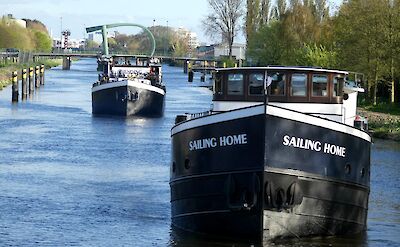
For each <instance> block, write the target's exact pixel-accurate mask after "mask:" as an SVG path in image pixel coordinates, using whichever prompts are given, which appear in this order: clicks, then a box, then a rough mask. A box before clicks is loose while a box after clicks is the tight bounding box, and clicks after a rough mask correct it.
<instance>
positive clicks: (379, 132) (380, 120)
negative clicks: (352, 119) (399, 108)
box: [357, 107, 400, 141]
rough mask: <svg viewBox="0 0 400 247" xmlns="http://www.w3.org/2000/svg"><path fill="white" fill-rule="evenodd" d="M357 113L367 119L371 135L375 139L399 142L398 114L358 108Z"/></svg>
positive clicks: (399, 125) (399, 116)
mask: <svg viewBox="0 0 400 247" xmlns="http://www.w3.org/2000/svg"><path fill="white" fill-rule="evenodd" d="M357 111H358V113H359V114H360V115H362V116H364V117H367V118H368V125H369V129H370V131H371V134H372V136H373V137H375V138H380V139H388V140H394V141H400V114H398V113H397V112H390V113H389V112H379V111H372V110H370V109H369V107H359V108H358V109H357Z"/></svg>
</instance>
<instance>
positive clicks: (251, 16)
mask: <svg viewBox="0 0 400 247" xmlns="http://www.w3.org/2000/svg"><path fill="white" fill-rule="evenodd" d="M246 6H247V13H246V26H245V31H246V44H247V45H248V44H249V40H250V39H251V37H252V36H253V35H254V34H255V32H256V31H257V28H258V23H259V15H258V12H259V6H260V0H247V5H246Z"/></svg>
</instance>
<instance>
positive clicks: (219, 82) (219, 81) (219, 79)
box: [214, 73, 223, 95]
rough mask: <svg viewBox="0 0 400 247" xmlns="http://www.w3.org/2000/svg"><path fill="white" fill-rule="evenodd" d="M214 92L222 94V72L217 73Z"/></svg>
mask: <svg viewBox="0 0 400 247" xmlns="http://www.w3.org/2000/svg"><path fill="white" fill-rule="evenodd" d="M214 94H217V95H222V94H223V91H222V74H220V73H217V74H216V75H215V81H214Z"/></svg>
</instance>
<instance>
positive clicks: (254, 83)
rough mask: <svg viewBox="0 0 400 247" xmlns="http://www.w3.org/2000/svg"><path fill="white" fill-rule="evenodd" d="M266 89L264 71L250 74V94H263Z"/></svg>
mask: <svg viewBox="0 0 400 247" xmlns="http://www.w3.org/2000/svg"><path fill="white" fill-rule="evenodd" d="M263 89H264V73H251V74H250V75H249V95H262V94H263Z"/></svg>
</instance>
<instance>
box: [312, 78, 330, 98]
mask: <svg viewBox="0 0 400 247" xmlns="http://www.w3.org/2000/svg"><path fill="white" fill-rule="evenodd" d="M312 96H322V97H326V96H328V76H327V75H313V77H312Z"/></svg>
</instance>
